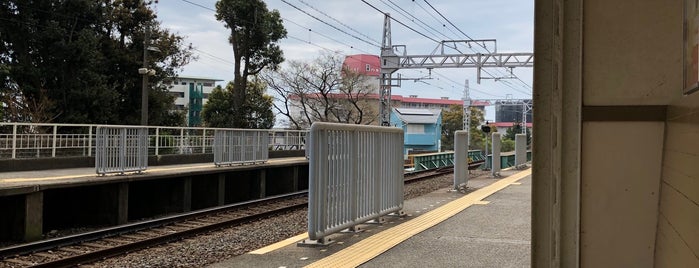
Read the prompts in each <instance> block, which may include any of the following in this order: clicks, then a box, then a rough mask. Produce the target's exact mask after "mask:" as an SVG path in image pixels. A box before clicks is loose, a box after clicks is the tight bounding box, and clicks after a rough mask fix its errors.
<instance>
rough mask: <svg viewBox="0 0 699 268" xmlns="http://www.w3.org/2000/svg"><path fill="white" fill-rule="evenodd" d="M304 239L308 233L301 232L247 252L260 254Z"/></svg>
mask: <svg viewBox="0 0 699 268" xmlns="http://www.w3.org/2000/svg"><path fill="white" fill-rule="evenodd" d="M304 239H308V233H302V234H300V235H297V236H294V237H290V238H287V239H284V240H282V241H279V242H277V243H274V244H271V245H269V246H266V247H263V248H260V249H256V250H253V251H250V252H248V254H258V255H261V254H265V253H269V252H272V251H275V250H277V249H280V248H283V247H286V246H288V245H291V244H293V243H296V242H298V241H301V240H304Z"/></svg>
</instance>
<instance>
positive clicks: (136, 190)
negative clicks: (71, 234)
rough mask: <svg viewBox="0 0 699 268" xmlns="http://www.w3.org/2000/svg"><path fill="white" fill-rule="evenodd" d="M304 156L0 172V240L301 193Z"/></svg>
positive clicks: (29, 238)
mask: <svg viewBox="0 0 699 268" xmlns="http://www.w3.org/2000/svg"><path fill="white" fill-rule="evenodd" d="M307 170H308V161H307V160H306V158H305V157H302V156H301V157H285V158H273V159H270V160H268V161H267V162H266V163H264V164H246V165H233V166H221V167H216V166H215V165H214V164H213V163H198V164H180V165H162V166H155V167H152V168H149V169H148V170H146V171H145V172H143V173H140V174H136V173H126V174H124V175H116V174H115V175H105V176H99V175H97V174H96V172H95V168H69V169H51V170H36V171H15V172H0V211H2V217H4V218H6V219H8V220H4V221H0V241H3V240H10V241H11V240H16V241H22V240H23V241H34V240H38V239H41V238H42V236H43V235H44V233H46V232H48V231H49V230H56V229H65V228H74V227H81V226H88V227H91V226H96V227H105V226H114V225H118V224H125V223H128V222H133V221H138V220H141V219H144V218H152V217H156V216H159V215H167V214H173V213H181V212H188V211H192V210H197V209H204V208H209V207H214V206H221V205H224V204H232V203H236V202H242V201H246V200H253V199H256V198H261V197H266V196H272V195H277V194H283V193H289V192H295V191H299V190H303V189H305V188H306V187H307V184H308V172H307Z"/></svg>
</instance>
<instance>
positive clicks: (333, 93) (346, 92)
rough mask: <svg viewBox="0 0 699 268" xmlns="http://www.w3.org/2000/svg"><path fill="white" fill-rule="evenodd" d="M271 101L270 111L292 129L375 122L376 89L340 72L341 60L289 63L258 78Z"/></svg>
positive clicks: (334, 57)
mask: <svg viewBox="0 0 699 268" xmlns="http://www.w3.org/2000/svg"><path fill="white" fill-rule="evenodd" d="M261 77H262V79H263V80H264V81H265V82H266V83H267V85H268V87H269V88H270V89H271V90H272V91H273V95H274V97H275V103H274V108H275V109H276V110H277V112H278V113H279V114H281V115H283V116H284V117H286V118H287V119H288V120H289V125H290V126H292V127H294V128H306V127H308V126H310V124H311V123H313V122H340V123H348V124H372V123H374V122H376V120H377V116H378V113H377V108H376V107H377V106H378V97H377V95H376V94H372V92H375V91H376V88H377V87H378V85H373V84H370V83H369V82H368V80H369V79H368V78H367V77H366V76H364V75H361V74H358V73H356V72H352V71H350V70H348V69H343V68H342V58H341V57H339V56H337V55H332V54H324V55H321V56H320V57H318V58H317V59H315V60H314V61H312V62H301V61H290V62H289V64H288V66H287V67H286V68H282V69H280V70H279V71H276V72H274V71H268V72H264V73H263V74H262V75H261Z"/></svg>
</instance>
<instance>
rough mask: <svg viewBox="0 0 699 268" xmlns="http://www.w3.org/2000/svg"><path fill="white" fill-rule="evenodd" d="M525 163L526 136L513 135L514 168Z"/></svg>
mask: <svg viewBox="0 0 699 268" xmlns="http://www.w3.org/2000/svg"><path fill="white" fill-rule="evenodd" d="M525 163H527V135H526V134H517V135H515V166H516V167H518V168H519V167H521V166H522V165H524V164H525Z"/></svg>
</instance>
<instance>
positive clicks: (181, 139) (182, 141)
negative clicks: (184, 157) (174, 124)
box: [179, 128, 185, 154]
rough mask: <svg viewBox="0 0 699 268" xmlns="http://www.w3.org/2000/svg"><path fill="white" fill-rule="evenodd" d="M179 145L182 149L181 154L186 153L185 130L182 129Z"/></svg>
mask: <svg viewBox="0 0 699 268" xmlns="http://www.w3.org/2000/svg"><path fill="white" fill-rule="evenodd" d="M179 145H180V146H179V147H180V150H179V151H180V152H179V154H182V152H183V151H184V146H185V145H184V128H180V144H179Z"/></svg>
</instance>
